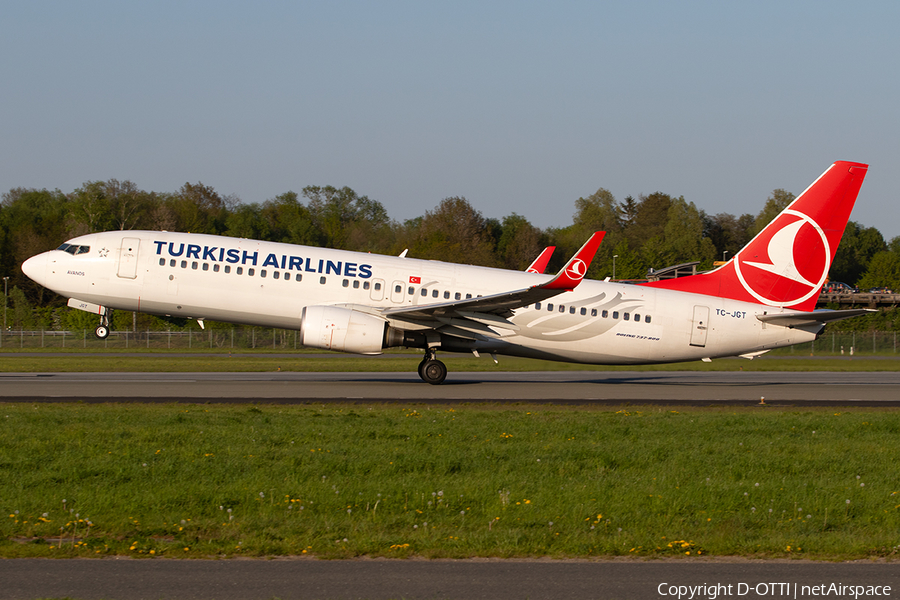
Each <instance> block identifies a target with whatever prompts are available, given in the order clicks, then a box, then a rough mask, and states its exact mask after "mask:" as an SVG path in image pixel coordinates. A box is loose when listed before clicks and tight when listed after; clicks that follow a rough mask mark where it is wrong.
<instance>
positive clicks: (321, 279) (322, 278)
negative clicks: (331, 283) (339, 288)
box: [319, 275, 326, 285]
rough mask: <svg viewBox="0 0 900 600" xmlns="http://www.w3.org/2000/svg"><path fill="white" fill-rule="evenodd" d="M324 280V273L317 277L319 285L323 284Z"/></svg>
mask: <svg viewBox="0 0 900 600" xmlns="http://www.w3.org/2000/svg"><path fill="white" fill-rule="evenodd" d="M325 281H326V279H325V276H324V275H323V276H321V277H319V285H325Z"/></svg>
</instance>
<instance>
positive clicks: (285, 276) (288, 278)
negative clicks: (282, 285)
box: [284, 273, 291, 281]
mask: <svg viewBox="0 0 900 600" xmlns="http://www.w3.org/2000/svg"><path fill="white" fill-rule="evenodd" d="M284 280H285V281H290V280H291V274H290V273H285V274H284Z"/></svg>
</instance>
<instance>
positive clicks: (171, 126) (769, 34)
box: [0, 0, 900, 239]
mask: <svg viewBox="0 0 900 600" xmlns="http://www.w3.org/2000/svg"><path fill="white" fill-rule="evenodd" d="M0 7H2V11H0V14H2V19H0V55H2V56H3V60H2V61H0V82H2V87H0V107H2V112H0V114H2V119H0V190H3V191H5V190H8V189H10V188H12V187H20V186H21V187H37V188H44V187H46V188H50V189H53V188H59V189H61V190H62V191H64V192H69V191H71V190H73V189H75V188H77V187H79V186H80V185H81V184H82V183H83V182H85V181H89V180H98V179H99V180H105V179H109V178H117V179H120V180H124V179H130V180H132V181H134V182H135V183H136V184H137V185H138V186H139V187H140V188H142V189H146V190H153V191H175V190H177V189H178V188H179V187H180V186H181V185H182V184H184V183H185V182H188V181H190V182H193V183H195V182H198V181H201V182H203V183H204V184H206V185H210V186H212V187H214V188H215V189H216V190H217V191H219V192H220V193H222V194H234V195H236V196H238V197H239V198H241V199H242V200H243V201H244V202H263V201H265V200H267V199H269V198H272V197H274V196H276V195H278V194H280V193H283V192H285V191H288V190H294V191H298V192H299V191H300V189H301V188H303V187H304V186H306V185H334V186H338V187H340V186H350V187H351V188H353V189H354V190H356V192H358V193H359V194H365V195H367V196H369V197H370V198H373V199H376V200H379V201H380V202H382V203H383V204H384V205H385V207H386V208H387V210H388V212H389V214H390V215H391V217H393V218H395V219H399V220H402V219H407V218H411V217H415V216H418V215H421V214H424V212H425V211H426V210H431V209H433V208H434V207H435V206H436V205H437V204H438V203H439V202H440V201H441V199H443V198H445V197H448V196H465V197H466V198H468V200H469V201H470V202H471V203H472V204H473V205H474V206H475V207H476V208H477V209H479V210H480V211H481V212H482V213H483V214H484V215H485V216H488V217H496V218H502V217H503V216H505V215H508V214H510V213H512V212H516V213H519V214H521V215H523V216H525V217H526V218H528V219H529V220H530V221H531V222H532V223H534V224H535V225H537V226H539V227H548V226H565V225H568V224H569V223H571V218H572V214H573V212H574V201H575V200H576V199H577V198H578V197H579V196H587V195H589V194H591V193H593V192H594V191H596V190H597V189H598V188H601V187H603V188H606V189H608V190H610V191H611V192H612V193H613V194H614V195H615V196H616V198H617V199H619V200H622V199H624V197H625V196H628V195H633V196H635V197H636V196H638V195H639V194H650V193H653V192H656V191H662V192H665V193H668V194H672V195H674V196H679V195H683V196H684V197H685V199H687V200H688V201H692V202H694V203H695V204H696V205H697V206H698V207H699V208H701V209H703V210H705V211H706V212H707V213H709V214H716V213H719V212H729V213H733V214H741V213H744V212H749V213H752V214H756V213H757V212H759V210H760V209H761V208H762V205H763V204H764V202H765V200H766V198H767V197H768V196H769V195H770V194H771V192H772V190H773V189H775V188H784V189H786V190H788V191H791V192H793V193H795V194H799V193H800V192H801V191H803V189H805V187H806V186H807V185H808V184H809V183H811V182H812V181H813V180H814V179H815V178H816V177H818V175H819V174H820V173H821V172H822V171H824V170H825V169H826V168H827V167H828V166H829V165H830V164H831V163H832V162H833V161H835V160H854V161H861V162H868V163H870V164H871V168H870V170H869V176H868V178H867V181H866V183H865V184H864V186H863V189H862V193H861V194H860V198H859V201H858V203H857V208H856V210H855V211H854V214H853V217H852V218H853V219H855V220H857V221H859V222H861V223H862V224H863V225H867V226H876V227H878V228H879V229H880V230H881V232H882V233H883V234H884V235H885V237H886V238H888V239H889V238H891V237H894V236H898V235H900V202H898V190H900V35H898V34H897V25H898V23H900V2H896V1H894V0H890V1H875V2H865V3H848V2H828V1H815V2H812V1H798V2H784V1H778V2H767V1H754V2H741V3H738V2H720V1H710V2H670V1H661V2H639V1H623V2H592V1H585V2H565V1H562V2H560V1H557V2H527V1H517V2H511V1H504V2H490V1H486V0H480V1H478V2H440V3H438V2H419V1H411V2H391V1H379V2H371V1H368V2H365V1H359V2H350V1H347V2H324V1H323V2H295V1H285V2H266V1H256V2H252V3H250V2H222V1H220V2H212V1H194V2H192V1H189V0H188V1H185V0H179V1H178V2H168V1H155V2H121V1H118V0H117V1H109V2H102V1H95V0H85V1H81V2H63V1H46V2H44V1H35V2H12V1H0Z"/></svg>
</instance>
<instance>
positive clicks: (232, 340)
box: [231, 327, 234, 350]
mask: <svg viewBox="0 0 900 600" xmlns="http://www.w3.org/2000/svg"><path fill="white" fill-rule="evenodd" d="M231 349H232V350H234V327H232V328H231Z"/></svg>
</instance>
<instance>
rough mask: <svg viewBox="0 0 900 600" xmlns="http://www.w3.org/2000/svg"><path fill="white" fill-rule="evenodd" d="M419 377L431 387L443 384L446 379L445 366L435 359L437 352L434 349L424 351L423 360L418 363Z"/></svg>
mask: <svg viewBox="0 0 900 600" xmlns="http://www.w3.org/2000/svg"><path fill="white" fill-rule="evenodd" d="M419 377H421V378H422V381H424V382H425V383H430V384H431V385H438V384H440V383H443V381H444V379H446V378H447V365H445V364H444V363H442V362H441V361H439V360H438V359H437V351H436V350H435V349H434V348H429V349H427V350H426V351H425V358H423V359H422V362H420V363H419Z"/></svg>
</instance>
